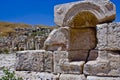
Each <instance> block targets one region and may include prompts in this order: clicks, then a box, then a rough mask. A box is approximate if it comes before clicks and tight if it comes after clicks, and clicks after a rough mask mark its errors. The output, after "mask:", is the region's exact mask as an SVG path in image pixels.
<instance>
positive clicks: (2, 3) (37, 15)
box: [0, 0, 120, 26]
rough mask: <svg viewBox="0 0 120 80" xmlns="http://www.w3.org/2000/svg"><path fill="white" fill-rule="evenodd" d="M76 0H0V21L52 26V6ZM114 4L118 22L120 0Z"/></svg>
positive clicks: (115, 0) (119, 18)
mask: <svg viewBox="0 0 120 80" xmlns="http://www.w3.org/2000/svg"><path fill="white" fill-rule="evenodd" d="M73 1H78V0H0V21H2V22H15V23H27V24H31V25H35V24H41V25H47V26H54V25H55V23H54V6H55V5H57V4H63V3H68V2H73ZM111 1H112V2H113V3H114V4H116V9H117V16H116V20H115V21H116V22H120V0H111Z"/></svg>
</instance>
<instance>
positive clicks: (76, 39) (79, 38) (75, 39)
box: [68, 28, 97, 51]
mask: <svg viewBox="0 0 120 80" xmlns="http://www.w3.org/2000/svg"><path fill="white" fill-rule="evenodd" d="M69 35H70V37H69V43H68V50H71V51H72V50H82V49H93V48H95V46H96V44H97V41H96V29H95V28H82V29H71V28H70V29H69Z"/></svg>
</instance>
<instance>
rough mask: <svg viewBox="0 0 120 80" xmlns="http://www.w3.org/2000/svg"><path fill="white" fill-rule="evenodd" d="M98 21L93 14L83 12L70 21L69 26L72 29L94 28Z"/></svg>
mask: <svg viewBox="0 0 120 80" xmlns="http://www.w3.org/2000/svg"><path fill="white" fill-rule="evenodd" d="M97 23H98V20H97V18H96V16H95V15H94V14H92V13H91V12H89V11H83V12H80V13H78V14H77V15H76V16H75V17H74V18H73V19H72V20H71V21H70V24H69V25H70V26H71V27H72V28H82V27H95V26H96V24H97Z"/></svg>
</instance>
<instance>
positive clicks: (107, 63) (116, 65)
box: [83, 51, 120, 77]
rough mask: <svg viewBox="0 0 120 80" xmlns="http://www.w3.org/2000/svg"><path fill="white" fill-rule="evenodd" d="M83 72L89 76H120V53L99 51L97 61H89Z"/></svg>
mask: <svg viewBox="0 0 120 80" xmlns="http://www.w3.org/2000/svg"><path fill="white" fill-rule="evenodd" d="M83 72H84V74H86V75H89V76H113V77H114V76H120V52H118V51H99V52H98V58H97V59H96V61H88V62H87V63H86V64H85V65H84V71H83Z"/></svg>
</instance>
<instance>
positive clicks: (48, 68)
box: [43, 51, 54, 72]
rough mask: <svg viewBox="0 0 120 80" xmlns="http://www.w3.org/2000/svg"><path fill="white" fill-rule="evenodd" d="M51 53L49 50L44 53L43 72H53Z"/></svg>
mask: <svg viewBox="0 0 120 80" xmlns="http://www.w3.org/2000/svg"><path fill="white" fill-rule="evenodd" d="M53 65H54V64H53V53H52V52H50V51H46V52H45V53H44V64H43V66H44V71H45V72H53Z"/></svg>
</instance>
